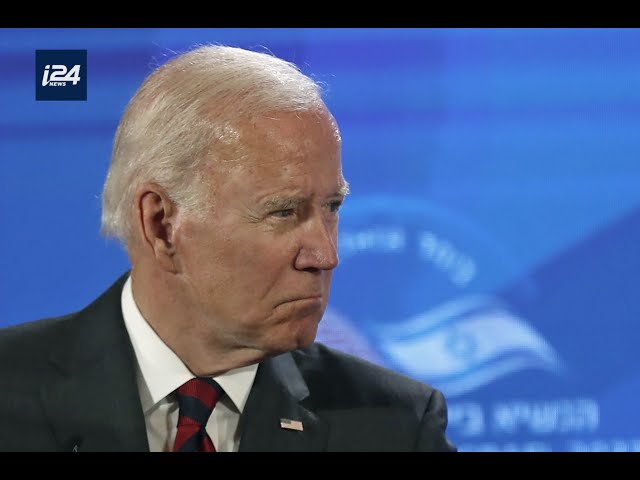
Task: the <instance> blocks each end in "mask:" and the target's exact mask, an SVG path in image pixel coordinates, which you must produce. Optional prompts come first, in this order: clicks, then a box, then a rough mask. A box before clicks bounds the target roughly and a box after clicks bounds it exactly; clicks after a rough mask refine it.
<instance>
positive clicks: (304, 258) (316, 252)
mask: <svg viewBox="0 0 640 480" xmlns="http://www.w3.org/2000/svg"><path fill="white" fill-rule="evenodd" d="M303 228H304V233H303V238H302V241H301V246H300V250H299V251H298V256H297V257H296V263H295V266H296V268H297V269H298V270H307V269H316V270H333V269H334V268H336V267H337V266H338V263H339V260H338V248H337V228H338V227H337V225H336V224H335V223H334V222H328V221H326V220H324V219H322V218H314V219H310V221H309V222H308V223H307V225H305V226H304V227H303Z"/></svg>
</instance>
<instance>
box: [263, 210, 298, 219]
mask: <svg viewBox="0 0 640 480" xmlns="http://www.w3.org/2000/svg"><path fill="white" fill-rule="evenodd" d="M293 212H294V210H293V208H287V209H285V210H276V211H275V212H271V213H270V214H269V215H271V216H272V217H278V218H287V217H290V216H291V215H293Z"/></svg>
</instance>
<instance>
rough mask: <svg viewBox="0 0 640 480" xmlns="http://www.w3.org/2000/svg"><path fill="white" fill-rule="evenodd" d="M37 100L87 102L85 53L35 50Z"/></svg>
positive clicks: (84, 51)
mask: <svg viewBox="0 0 640 480" xmlns="http://www.w3.org/2000/svg"><path fill="white" fill-rule="evenodd" d="M35 60H36V65H35V67H36V76H35V84H36V85H35V87H36V100H86V99H87V51H86V50H36V58H35Z"/></svg>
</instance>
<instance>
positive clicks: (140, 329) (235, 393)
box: [121, 276, 258, 414]
mask: <svg viewBox="0 0 640 480" xmlns="http://www.w3.org/2000/svg"><path fill="white" fill-rule="evenodd" d="M121 303H122V315H123V316H124V323H125V325H126V327H127V331H128V332H129V337H130V339H131V344H132V345H133V350H134V352H135V355H136V359H137V362H138V374H139V375H138V387H139V389H140V398H141V402H142V409H143V411H144V413H145V414H146V413H147V412H148V411H149V410H151V409H152V408H153V407H154V406H155V405H156V404H157V403H158V402H160V401H161V400H163V399H164V398H165V397H167V396H168V395H169V394H171V393H172V392H173V391H174V390H176V389H177V388H178V387H179V386H180V385H182V384H183V383H185V382H187V381H188V380H190V379H192V378H194V375H193V373H191V371H190V370H189V369H188V368H187V366H186V365H185V364H184V363H183V362H182V360H180V358H179V357H178V356H177V355H176V354H175V353H174V352H173V350H171V349H170V348H169V347H168V346H167V344H166V343H164V342H163V341H162V339H161V338H160V337H159V336H158V334H157V333H156V332H155V331H154V330H153V328H151V326H150V325H149V324H148V323H147V321H146V320H145V318H144V317H143V316H142V313H140V310H139V309H138V306H137V305H136V302H135V299H134V298H133V288H132V285H131V276H129V278H127V281H126V282H125V284H124V288H123V289H122V297H121ZM257 369H258V364H257V363H254V364H253V365H248V366H246V367H240V368H235V369H233V370H229V371H228V372H225V373H223V374H222V375H218V376H216V377H213V379H214V380H215V381H216V382H218V384H219V385H220V386H221V387H222V388H223V389H224V391H225V393H226V394H227V396H228V397H229V399H230V400H231V401H232V402H233V404H234V405H235V407H236V408H237V409H238V411H239V412H240V413H242V411H243V410H244V406H245V404H246V403H247V398H249V392H250V390H251V386H252V385H253V380H254V378H255V376H256V372H257Z"/></svg>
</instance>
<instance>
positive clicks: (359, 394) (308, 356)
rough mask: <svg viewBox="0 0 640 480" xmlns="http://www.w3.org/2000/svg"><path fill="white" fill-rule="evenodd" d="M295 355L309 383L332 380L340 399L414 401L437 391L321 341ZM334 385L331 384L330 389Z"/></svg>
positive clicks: (384, 402) (386, 401)
mask: <svg viewBox="0 0 640 480" xmlns="http://www.w3.org/2000/svg"><path fill="white" fill-rule="evenodd" d="M292 355H293V357H294V360H295V361H296V364H297V365H298V368H299V369H300V371H301V372H302V375H303V376H304V377H305V379H306V381H307V383H308V384H309V385H310V386H313V385H316V384H325V385H326V384H327V383H329V384H330V385H331V386H333V387H334V388H335V391H336V393H337V394H339V395H340V397H341V398H344V397H350V398H354V399H358V398H360V399H362V400H363V401H366V402H367V403H371V402H372V403H381V404H387V403H389V404H394V403H398V402H400V403H403V402H405V401H408V402H410V403H412V404H413V403H414V402H415V401H423V400H424V399H426V398H428V397H429V396H430V394H431V393H432V392H433V390H434V389H433V388H432V387H431V386H430V385H428V384H425V383H423V382H420V381H418V380H416V379H413V378H411V377H408V376H406V375H403V374H401V373H398V372H396V371H393V370H391V369H389V368H386V367H383V366H381V365H377V364H374V363H371V362H369V361H367V360H364V359H362V358H359V357H356V356H354V355H351V354H348V353H345V352H341V351H339V350H336V349H334V348H331V347H328V346H326V345H323V344H321V343H314V344H313V345H311V346H310V347H308V348H305V349H301V350H296V351H294V352H292ZM334 388H332V387H329V389H328V391H332V390H334Z"/></svg>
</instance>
